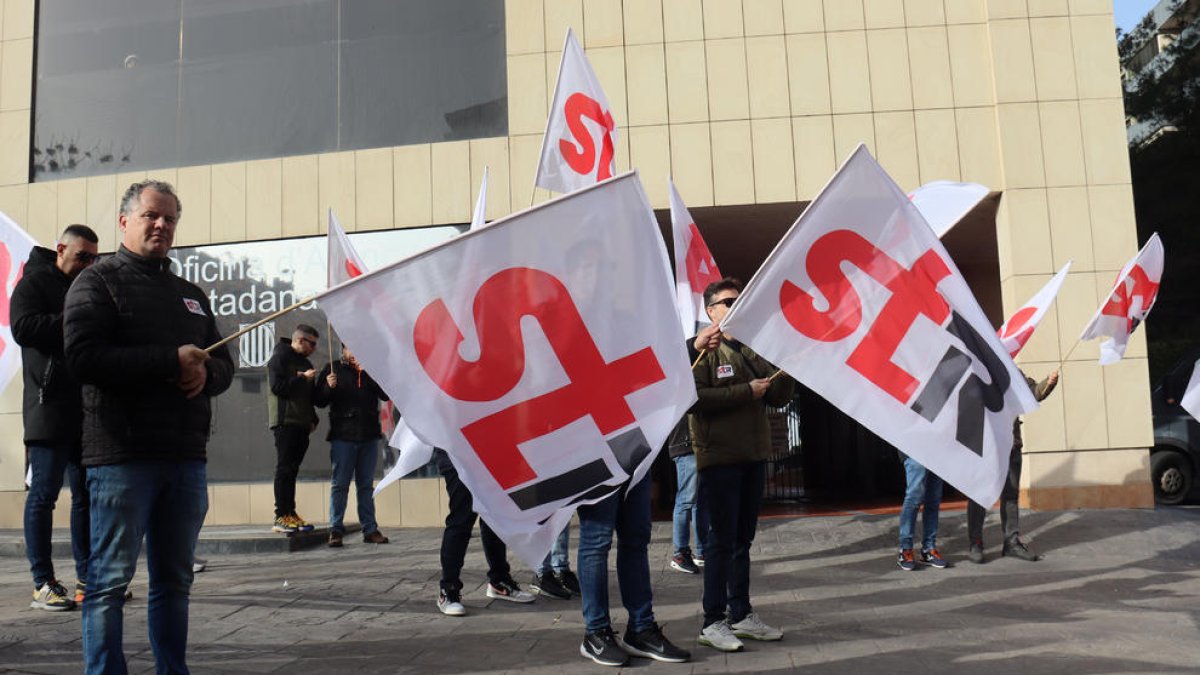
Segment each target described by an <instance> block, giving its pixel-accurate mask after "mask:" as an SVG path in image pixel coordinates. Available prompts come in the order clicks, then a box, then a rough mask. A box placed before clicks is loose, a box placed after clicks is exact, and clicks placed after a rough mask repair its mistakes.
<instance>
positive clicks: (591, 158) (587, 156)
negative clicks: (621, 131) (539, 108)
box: [558, 93, 616, 181]
mask: <svg viewBox="0 0 1200 675" xmlns="http://www.w3.org/2000/svg"><path fill="white" fill-rule="evenodd" d="M563 114H564V115H566V118H567V128H568V129H570V130H571V137H572V138H574V139H575V142H574V143H572V142H571V141H568V140H567V139H565V138H562V139H559V141H558V148H559V150H560V151H561V152H562V154H563V158H564V159H565V160H567V166H570V167H571V168H572V169H573V170H574V171H575V173H578V174H579V175H581V176H589V175H591V173H592V172H593V171H597V173H596V180H597V181H602V180H605V179H607V178H612V159H613V140H612V132H613V129H615V128H616V125H615V124H614V123H613V118H612V114H611V113H609V112H608V111H607V110H605V109H604V108H602V107H600V103H599V102H598V101H596V99H594V98H592V97H590V96H588V95H586V94H580V93H575V94H572V95H571V97H570V98H568V99H567V104H566V106H564V108H563ZM585 117H586V118H587V119H590V120H592V121H593V122H595V123H596V124H599V125H600V126H601V127H602V128H603V129H604V137H603V139H602V140H601V149H600V165H599V166H598V167H597V165H596V143H595V142H594V141H593V140H592V133H591V132H590V131H589V130H588V128H587V125H585V124H584V123H583V119H584V118H585ZM576 145H578V146H579V147H580V148H582V150H577V149H576V148H575V146H576Z"/></svg>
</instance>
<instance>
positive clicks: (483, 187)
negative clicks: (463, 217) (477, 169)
mask: <svg viewBox="0 0 1200 675" xmlns="http://www.w3.org/2000/svg"><path fill="white" fill-rule="evenodd" d="M487 176H488V168H487V167H486V166H485V167H483V178H482V179H480V181H479V196H478V197H476V198H475V212H474V213H472V214H471V229H472V230H478V229H479V228H481V227H483V226H484V218H485V217H486V215H487Z"/></svg>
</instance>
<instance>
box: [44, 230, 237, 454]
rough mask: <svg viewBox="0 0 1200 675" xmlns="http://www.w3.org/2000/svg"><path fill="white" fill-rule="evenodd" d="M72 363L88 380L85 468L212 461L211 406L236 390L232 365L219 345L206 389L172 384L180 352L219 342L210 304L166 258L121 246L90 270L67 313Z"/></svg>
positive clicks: (73, 290)
mask: <svg viewBox="0 0 1200 675" xmlns="http://www.w3.org/2000/svg"><path fill="white" fill-rule="evenodd" d="M63 323H64V325H63V333H64V341H65V346H66V358H67V364H68V365H69V366H70V368H71V370H72V371H73V372H74V373H75V376H76V377H78V378H79V381H80V382H82V383H83V464H84V465H85V466H97V465H101V464H118V463H121V462H128V461H132V460H143V459H172V460H185V459H200V460H203V459H205V447H206V445H207V444H208V436H209V431H210V429H209V426H210V423H211V408H210V404H209V399H210V398H211V397H213V396H216V395H217V394H220V393H221V392H223V391H225V390H226V389H228V388H229V384H230V383H231V382H232V380H233V360H232V359H231V358H230V356H229V350H228V349H226V348H225V347H221V348H220V349H217V350H215V351H214V352H213V354H212V358H210V359H209V360H208V361H206V362H205V365H206V367H207V369H208V380H207V381H206V382H205V385H204V390H203V391H202V392H201V393H200V394H199V395H198V396H195V397H193V398H191V399H188V398H185V397H184V395H183V392H182V391H180V390H179V387H178V386H177V385H176V384H175V380H176V378H178V377H179V356H178V348H179V347H180V346H182V345H187V344H193V345H196V346H198V347H201V348H205V347H208V346H209V345H212V344H213V343H215V342H218V341H219V340H220V339H221V336H220V335H219V334H218V333H217V326H216V322H215V321H214V320H213V315H212V308H211V307H209V304H208V298H207V297H205V296H204V293H203V292H201V290H200V289H199V288H197V287H196V286H195V285H194V284H191V283H189V282H187V281H185V280H183V279H180V278H179V277H177V276H175V274H174V273H172V272H171V267H170V264H169V261H167V260H166V259H155V258H144V257H142V256H139V255H137V254H135V253H133V252H131V251H129V250H128V249H126V248H125V247H124V246H122V247H121V248H120V250H118V251H117V253H116V255H114V256H111V257H108V258H105V259H103V260H101V261H100V262H98V263H96V264H95V265H93V266H91V267H89V268H88V269H86V270H84V271H83V272H82V273H81V274H80V275H79V277H78V278H77V279H76V280H75V283H74V284H73V285H72V286H71V290H70V291H68V292H67V300H66V308H65V310H64V312H63Z"/></svg>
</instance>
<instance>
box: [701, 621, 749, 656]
mask: <svg viewBox="0 0 1200 675" xmlns="http://www.w3.org/2000/svg"><path fill="white" fill-rule="evenodd" d="M696 642H698V643H700V644H702V645H704V646H706V647H712V648H713V649H716V650H718V651H722V652H740V651H742V647H743V646H745V645H743V644H742V641H741V640H739V639H737V636H736V635H734V634H733V629H732V628H730V626H729V621H728V620H726V619H721V620H720V621H718V622H716V623H712V624H709V625H707V626H705V627H704V630H701V631H700V637H698V638H696Z"/></svg>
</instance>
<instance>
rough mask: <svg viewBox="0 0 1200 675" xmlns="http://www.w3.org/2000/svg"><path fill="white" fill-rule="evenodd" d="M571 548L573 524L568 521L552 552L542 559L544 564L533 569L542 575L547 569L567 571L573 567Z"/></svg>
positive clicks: (555, 541) (559, 534)
mask: <svg viewBox="0 0 1200 675" xmlns="http://www.w3.org/2000/svg"><path fill="white" fill-rule="evenodd" d="M570 550H571V524H570V523H567V526H566V527H564V528H563V529H562V532H559V533H558V538H556V539H555V540H554V547H553V548H551V549H550V552H549V553H547V554H546V557H545V558H543V559H542V564H541V565H538V566H537V569H535V570H533V573H534V574H536V575H538V576H539V577H540V576H542V575H543V574H545V573H546V571H547V570H554V571H555V572H566V571H567V570H569V569H571V557H570V555H569V553H570Z"/></svg>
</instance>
